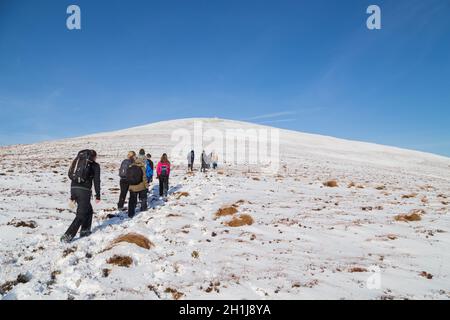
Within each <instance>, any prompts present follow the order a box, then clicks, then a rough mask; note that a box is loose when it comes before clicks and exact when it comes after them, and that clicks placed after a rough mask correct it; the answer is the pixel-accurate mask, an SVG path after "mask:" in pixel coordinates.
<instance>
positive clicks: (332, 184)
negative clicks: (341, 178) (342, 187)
mask: <svg viewBox="0 0 450 320" xmlns="http://www.w3.org/2000/svg"><path fill="white" fill-rule="evenodd" d="M323 185H324V186H325V187H330V188H335V187H337V186H338V183H337V181H336V180H329V181H326V182H324V183H323Z"/></svg>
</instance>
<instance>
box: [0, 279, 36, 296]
mask: <svg viewBox="0 0 450 320" xmlns="http://www.w3.org/2000/svg"><path fill="white" fill-rule="evenodd" d="M28 281H30V277H28V276H27V275H24V274H19V275H18V276H17V279H16V280H13V281H6V282H5V283H3V284H2V285H0V294H2V295H3V294H5V293H7V292H9V291H11V290H12V289H13V288H14V287H15V286H16V285H18V284H19V283H27V282H28Z"/></svg>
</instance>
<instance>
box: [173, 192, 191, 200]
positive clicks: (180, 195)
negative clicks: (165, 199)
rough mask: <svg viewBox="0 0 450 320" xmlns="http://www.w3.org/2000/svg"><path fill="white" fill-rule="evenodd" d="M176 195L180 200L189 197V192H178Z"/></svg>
mask: <svg viewBox="0 0 450 320" xmlns="http://www.w3.org/2000/svg"><path fill="white" fill-rule="evenodd" d="M175 194H176V196H175V198H176V199H177V200H178V199H180V198H181V197H187V196H189V192H185V191H183V192H177V193H175Z"/></svg>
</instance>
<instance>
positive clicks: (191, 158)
mask: <svg viewBox="0 0 450 320" xmlns="http://www.w3.org/2000/svg"><path fill="white" fill-rule="evenodd" d="M194 159H195V154H194V150H191V151H190V152H188V155H187V161H188V170H190V171H191V172H192V171H194Z"/></svg>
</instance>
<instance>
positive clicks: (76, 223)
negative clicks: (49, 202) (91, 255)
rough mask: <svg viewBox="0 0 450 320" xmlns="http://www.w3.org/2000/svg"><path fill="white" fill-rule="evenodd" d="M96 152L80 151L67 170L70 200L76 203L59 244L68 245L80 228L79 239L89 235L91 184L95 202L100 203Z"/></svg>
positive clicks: (98, 168) (98, 169) (98, 166)
mask: <svg viewBox="0 0 450 320" xmlns="http://www.w3.org/2000/svg"><path fill="white" fill-rule="evenodd" d="M96 160H97V152H95V151H94V150H82V151H80V152H78V155H77V157H76V158H75V159H74V160H73V161H72V165H71V166H70V169H69V178H70V180H71V181H72V183H71V188H70V194H71V195H70V198H71V200H75V202H76V203H77V212H76V216H75V219H74V220H73V222H72V224H71V225H70V226H69V228H68V229H67V231H66V232H65V233H64V235H63V236H62V237H61V242H65V243H69V242H70V241H72V239H73V238H74V237H75V236H76V234H77V232H78V229H80V227H81V231H80V237H86V236H89V235H90V234H91V225H92V215H93V213H94V211H93V209H92V205H91V196H92V190H91V189H92V182H93V183H94V189H95V200H96V202H97V203H99V202H100V165H99V164H98V163H97V162H96Z"/></svg>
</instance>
